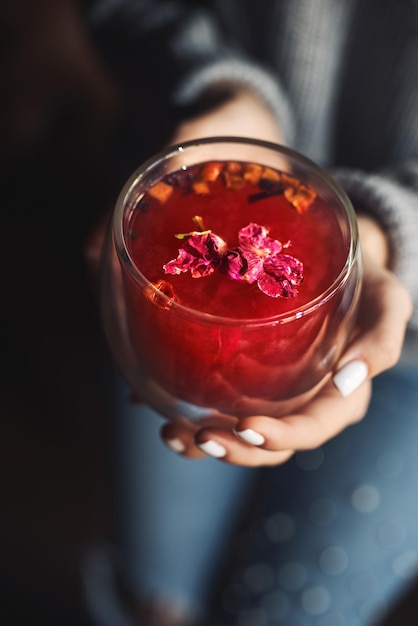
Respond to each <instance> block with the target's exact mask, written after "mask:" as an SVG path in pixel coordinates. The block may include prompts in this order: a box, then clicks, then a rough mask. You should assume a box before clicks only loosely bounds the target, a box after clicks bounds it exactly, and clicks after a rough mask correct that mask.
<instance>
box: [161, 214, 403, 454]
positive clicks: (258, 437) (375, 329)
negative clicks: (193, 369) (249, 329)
mask: <svg viewBox="0 0 418 626" xmlns="http://www.w3.org/2000/svg"><path fill="white" fill-rule="evenodd" d="M359 227H360V238H361V242H362V249H363V261H364V280H363V290H362V296H361V302H360V310H359V316H358V321H357V326H356V330H355V333H354V335H353V337H354V338H353V341H352V343H351V344H350V345H349V346H348V348H347V350H346V351H345V353H344V355H343V356H342V358H341V360H340V362H339V363H338V365H337V368H336V372H335V373H334V376H333V378H330V380H329V381H328V382H327V383H326V385H325V386H324V387H322V389H321V390H320V391H319V393H318V394H317V395H316V396H315V397H314V398H313V399H311V400H310V401H308V402H307V403H306V404H305V405H304V407H303V408H302V409H301V410H299V411H298V412H297V413H295V414H289V415H286V416H284V417H282V418H280V419H277V418H272V417H269V416H265V415H257V416H252V417H246V418H243V419H240V420H238V419H235V420H233V418H230V420H229V423H228V422H225V423H224V424H223V425H222V427H216V428H215V427H213V426H207V427H205V426H203V427H202V424H200V425H198V424H192V423H189V422H178V423H177V422H172V423H171V422H170V423H167V424H166V425H164V426H163V428H162V437H163V439H164V441H165V442H166V443H167V445H168V446H169V447H171V448H172V449H173V450H175V451H176V452H179V453H181V454H183V456H186V457H189V458H196V457H199V456H204V455H206V454H209V455H211V456H215V457H217V458H221V459H222V460H224V461H227V462H229V463H232V464H237V465H245V466H261V465H278V464H280V463H284V462H285V461H287V460H288V459H289V458H290V457H291V456H292V454H294V452H295V451H298V450H309V449H313V448H316V447H318V446H320V445H322V444H323V443H325V442H326V441H328V440H329V439H331V438H333V437H334V436H336V435H337V434H338V433H339V432H341V431H342V430H344V429H345V428H346V427H347V426H349V425H351V424H354V423H355V422H357V421H359V420H361V419H362V418H363V417H364V415H365V413H366V411H367V408H368V405H369V401H370V395H371V379H372V378H373V377H375V376H376V375H377V374H379V373H381V372H383V371H384V370H386V369H389V368H391V367H392V366H394V365H395V364H396V363H397V361H398V359H399V357H400V354H401V350H402V345H403V340H404V335H405V330H406V326H407V323H408V319H409V317H410V315H411V313H412V303H411V299H410V297H409V294H408V292H407V291H406V289H405V288H404V287H403V286H402V285H401V283H400V282H399V281H398V279H397V278H396V277H395V275H394V274H393V273H392V272H390V271H389V270H388V269H387V268H386V267H385V265H386V262H387V248H386V240H385V236H384V234H383V233H382V232H381V230H380V229H379V227H378V226H377V225H376V224H375V223H374V222H373V221H372V220H371V219H370V218H367V217H359Z"/></svg>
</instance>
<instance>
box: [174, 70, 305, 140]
mask: <svg viewBox="0 0 418 626" xmlns="http://www.w3.org/2000/svg"><path fill="white" fill-rule="evenodd" d="M214 88H219V89H220V90H222V89H228V90H231V89H232V90H233V89H234V88H244V89H247V90H249V91H252V92H253V93H254V94H256V95H257V96H258V97H259V98H260V99H261V100H262V101H264V103H265V104H266V106H267V107H268V108H269V109H270V110H271V111H272V112H273V114H274V115H275V117H276V118H277V120H278V122H279V124H280V128H281V130H282V132H283V137H284V142H285V143H286V144H287V145H290V144H292V142H293V140H294V137H295V123H294V119H293V115H292V112H291V107H290V105H289V102H288V99H287V97H286V95H285V93H284V91H283V90H282V89H281V87H280V85H279V84H278V82H277V80H276V79H275V78H274V77H273V76H271V75H270V74H269V73H268V72H266V71H265V70H262V69H260V68H259V67H258V66H256V65H253V64H252V63H249V62H246V61H241V60H238V59H230V60H227V61H215V62H213V63H210V64H208V65H206V66H205V67H204V68H202V69H199V70H197V71H195V72H193V73H192V74H190V75H189V76H188V77H187V79H185V80H184V81H182V82H181V83H180V84H179V85H178V87H177V89H176V91H175V93H174V96H173V102H174V104H175V105H176V106H179V107H183V106H190V105H193V104H195V103H196V102H198V101H199V99H200V98H201V97H202V96H203V95H204V94H205V92H207V91H209V90H212V89H214Z"/></svg>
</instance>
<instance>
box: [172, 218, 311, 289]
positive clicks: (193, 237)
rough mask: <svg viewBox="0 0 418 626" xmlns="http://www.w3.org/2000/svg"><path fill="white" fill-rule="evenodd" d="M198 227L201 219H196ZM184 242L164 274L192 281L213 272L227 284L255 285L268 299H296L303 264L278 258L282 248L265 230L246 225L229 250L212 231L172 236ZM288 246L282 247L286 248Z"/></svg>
mask: <svg viewBox="0 0 418 626" xmlns="http://www.w3.org/2000/svg"><path fill="white" fill-rule="evenodd" d="M195 222H196V223H197V225H198V226H199V224H200V223H202V222H201V218H200V217H199V216H196V218H195ZM176 237H178V238H180V239H185V240H186V241H185V245H184V246H183V247H182V248H180V249H179V251H178V256H177V258H176V259H173V260H172V261H169V262H168V263H166V264H165V265H164V266H163V269H164V271H165V272H166V274H181V273H183V272H188V271H190V273H191V275H192V277H193V278H202V277H204V276H209V275H210V274H212V273H213V272H214V271H215V269H217V268H219V269H220V271H221V272H222V273H223V274H224V275H225V276H226V277H227V278H230V279H231V280H237V281H244V282H247V283H249V284H252V283H255V282H256V283H257V285H258V287H259V289H260V290H261V291H262V292H263V293H264V294H266V295H267V296H270V297H272V298H277V297H281V298H291V297H294V296H296V295H297V293H298V289H297V287H298V285H299V284H300V283H301V282H302V281H303V264H302V263H301V261H299V260H298V259H296V258H295V257H293V256H291V255H290V254H282V252H281V251H282V249H283V247H284V246H283V245H282V244H281V242H280V241H278V240H277V239H272V238H271V237H269V230H268V229H267V228H266V227H265V226H260V225H259V224H254V223H250V224H248V226H246V227H245V228H241V229H240V231H239V232H238V240H239V245H238V246H237V247H236V248H235V249H233V250H229V249H228V247H227V244H226V242H225V241H224V240H223V239H221V237H218V236H217V235H215V234H214V233H212V231H210V230H205V231H202V232H197V231H193V232H191V233H187V234H182V235H176ZM289 245H290V243H289V242H288V243H287V244H286V245H285V247H288V246H289Z"/></svg>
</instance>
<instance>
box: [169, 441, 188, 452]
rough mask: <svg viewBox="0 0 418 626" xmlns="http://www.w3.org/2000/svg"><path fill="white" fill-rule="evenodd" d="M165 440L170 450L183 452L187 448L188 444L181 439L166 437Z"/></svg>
mask: <svg viewBox="0 0 418 626" xmlns="http://www.w3.org/2000/svg"><path fill="white" fill-rule="evenodd" d="M164 441H165V443H166V445H167V446H168V447H169V448H170V450H172V451H173V452H177V453H178V454H181V453H182V452H184V451H185V449H186V446H185V445H184V443H183V442H182V440H181V439H164Z"/></svg>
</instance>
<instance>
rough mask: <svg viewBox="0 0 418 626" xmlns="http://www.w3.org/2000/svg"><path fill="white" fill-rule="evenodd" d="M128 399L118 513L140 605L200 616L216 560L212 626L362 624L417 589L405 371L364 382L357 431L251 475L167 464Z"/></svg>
mask: <svg viewBox="0 0 418 626" xmlns="http://www.w3.org/2000/svg"><path fill="white" fill-rule="evenodd" d="M127 394H128V391H127V389H126V388H125V387H124V385H123V383H120V384H119V387H118V397H117V398H116V404H115V410H116V409H117V418H116V419H117V422H115V424H117V428H116V429H115V437H116V438H115V440H114V444H115V450H116V452H117V454H116V456H115V458H114V461H115V462H114V470H116V473H115V476H116V479H115V493H116V494H117V502H116V504H115V506H116V507H117V512H118V515H117V521H118V528H119V538H118V542H119V546H118V548H119V552H120V555H121V566H122V571H123V573H124V575H125V577H126V579H127V580H128V583H129V585H130V587H131V589H132V590H133V591H135V592H136V593H137V594H138V595H144V594H152V595H154V594H157V595H160V596H161V597H165V598H170V597H173V598H174V597H175V598H177V600H178V601H180V602H184V603H185V604H189V605H190V606H192V607H194V608H196V607H197V608H201V607H202V606H204V605H205V603H207V602H208V598H209V593H210V591H211V587H212V584H213V582H214V581H215V579H216V575H217V573H218V572H219V571H220V566H221V564H222V559H223V557H224V555H227V556H228V558H227V566H226V574H224V575H223V577H222V579H221V580H220V581H218V584H217V588H218V591H217V594H216V597H215V601H214V604H213V607H214V608H213V610H212V614H211V617H210V621H209V623H210V625H211V626H232V625H234V626H235V625H236V626H270V625H271V626H273V625H277V624H286V626H305V625H309V626H363V625H366V624H375V623H378V622H379V620H380V619H381V618H382V617H383V616H384V615H385V614H386V613H387V612H388V610H389V609H390V606H391V604H393V603H394V602H395V601H396V600H397V599H398V597H399V594H401V593H402V592H403V591H405V589H407V588H408V586H409V585H410V584H411V583H412V581H413V580H414V576H415V575H416V574H417V573H418V523H417V520H418V495H417V494H418V454H417V451H418V367H417V366H416V365H414V364H412V365H411V364H408V365H404V366H399V367H397V368H395V369H394V370H392V371H390V372H387V373H385V374H383V375H381V376H379V377H378V378H377V379H376V380H375V381H374V394H373V400H372V403H371V406H370V410H369V413H368V415H367V416H366V418H365V419H364V420H363V421H362V422H361V423H359V424H357V425H355V426H352V427H350V428H348V429H347V430H346V431H344V432H343V433H342V434H341V435H339V436H338V437H336V438H335V439H334V440H332V441H330V442H328V443H327V444H326V445H324V446H323V447H321V448H318V449H317V450H313V451H310V452H304V453H298V454H296V455H295V456H294V458H293V459H291V460H290V461H289V462H288V463H286V464H285V465H283V466H279V467H276V468H269V469H263V470H257V471H255V470H251V469H245V468H238V467H233V466H229V465H227V464H224V463H222V462H220V461H217V460H214V459H204V460H199V461H190V460H185V459H183V458H181V457H178V456H176V455H175V454H173V453H172V452H171V451H169V450H168V449H166V448H165V446H164V444H162V443H161V441H160V439H159V436H158V430H159V428H160V426H161V424H162V421H161V419H160V418H159V417H158V416H156V415H155V414H154V413H152V411H150V410H149V409H145V408H143V407H139V408H138V407H137V406H134V405H129V404H128V403H127V402H126V396H127ZM255 481H258V483H257V485H256V487H257V488H256V490H255V493H256V494H257V495H256V496H253V499H252V501H251V505H250V506H249V507H248V512H247V514H246V515H243V509H242V507H243V505H244V503H246V502H247V500H246V498H247V496H249V495H250V494H251V493H253V487H254V484H255ZM239 518H241V521H239ZM243 519H244V521H242V520H243Z"/></svg>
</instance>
